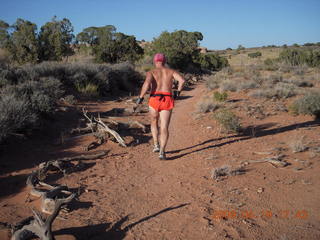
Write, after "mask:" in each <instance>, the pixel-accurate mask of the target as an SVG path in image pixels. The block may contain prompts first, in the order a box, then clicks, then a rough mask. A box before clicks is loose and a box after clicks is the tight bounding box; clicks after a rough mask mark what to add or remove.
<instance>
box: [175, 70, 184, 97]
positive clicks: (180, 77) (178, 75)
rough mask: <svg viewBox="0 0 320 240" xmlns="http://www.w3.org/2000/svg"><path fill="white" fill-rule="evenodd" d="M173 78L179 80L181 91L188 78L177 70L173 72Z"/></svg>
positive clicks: (179, 89)
mask: <svg viewBox="0 0 320 240" xmlns="http://www.w3.org/2000/svg"><path fill="white" fill-rule="evenodd" d="M173 78H174V79H175V80H177V81H178V91H179V92H181V90H182V88H183V85H184V83H185V81H186V80H184V78H183V77H182V76H181V75H180V74H179V73H177V72H176V71H174V72H173Z"/></svg>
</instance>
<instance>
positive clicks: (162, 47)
mask: <svg viewBox="0 0 320 240" xmlns="http://www.w3.org/2000/svg"><path fill="white" fill-rule="evenodd" d="M202 39H203V35H202V33H200V32H188V31H184V30H177V31H174V32H167V31H165V32H162V33H161V34H160V36H159V37H157V38H155V39H154V41H153V42H152V46H151V50H150V52H149V54H154V53H156V52H162V53H164V54H165V55H166V57H167V61H168V64H169V65H170V66H171V67H173V68H176V69H179V70H182V71H188V70H189V69H192V70H195V66H196V67H197V68H199V67H200V68H203V69H209V70H219V69H221V68H222V67H224V66H227V64H228V61H227V59H226V58H223V57H220V56H218V55H214V54H202V53H200V51H199V48H198V47H199V41H202Z"/></svg>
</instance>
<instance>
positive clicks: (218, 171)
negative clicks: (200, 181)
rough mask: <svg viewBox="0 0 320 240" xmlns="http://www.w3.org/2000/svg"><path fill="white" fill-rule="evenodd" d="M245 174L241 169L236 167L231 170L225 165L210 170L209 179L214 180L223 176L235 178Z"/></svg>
mask: <svg viewBox="0 0 320 240" xmlns="http://www.w3.org/2000/svg"><path fill="white" fill-rule="evenodd" d="M244 173H245V170H244V169H243V167H237V168H234V169H232V167H231V166H228V165H225V166H222V167H217V168H214V169H213V170H212V173H211V177H212V178H213V179H215V180H217V179H219V178H221V177H225V176H236V175H242V174H244Z"/></svg>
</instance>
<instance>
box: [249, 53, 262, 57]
mask: <svg viewBox="0 0 320 240" xmlns="http://www.w3.org/2000/svg"><path fill="white" fill-rule="evenodd" d="M261 56H262V53H261V52H253V53H248V57H250V58H257V57H261Z"/></svg>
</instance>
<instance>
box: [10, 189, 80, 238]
mask: <svg viewBox="0 0 320 240" xmlns="http://www.w3.org/2000/svg"><path fill="white" fill-rule="evenodd" d="M74 197H75V194H72V195H70V196H69V197H67V198H62V199H56V200H54V206H53V207H54V209H53V212H52V214H51V215H50V216H49V217H48V218H47V219H43V217H42V216H41V215H40V214H39V213H37V212H36V211H34V210H32V211H33V214H34V216H33V217H28V218H26V219H24V220H22V221H21V222H19V223H17V224H16V225H15V226H14V227H13V230H12V232H13V233H12V237H11V240H24V239H29V238H30V237H32V236H37V237H39V238H40V239H41V240H53V239H54V238H53V235H52V230H51V228H52V223H53V221H54V220H55V218H56V217H57V216H58V214H59V212H60V210H61V207H62V206H63V205H65V204H67V203H69V202H71V201H72V199H73V198H74Z"/></svg>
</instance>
